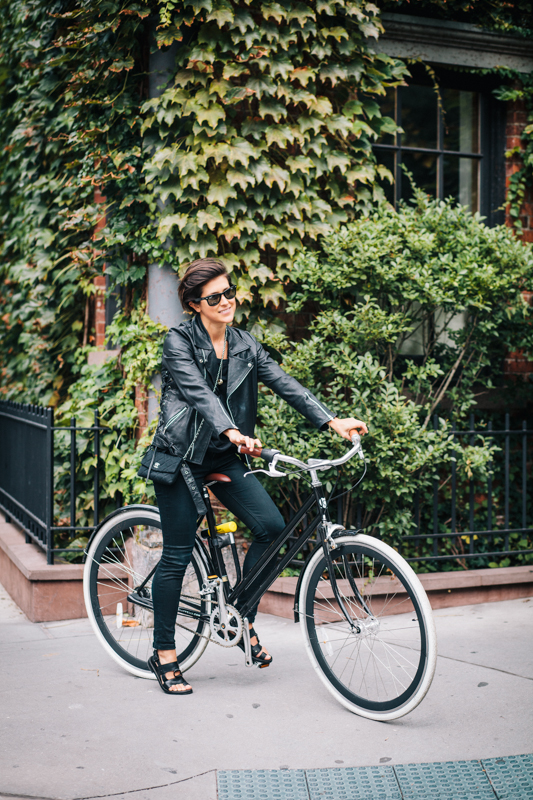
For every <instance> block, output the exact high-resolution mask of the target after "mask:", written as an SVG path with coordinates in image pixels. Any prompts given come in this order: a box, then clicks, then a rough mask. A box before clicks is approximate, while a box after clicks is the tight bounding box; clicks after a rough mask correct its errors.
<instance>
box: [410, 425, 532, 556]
mask: <svg viewBox="0 0 533 800" xmlns="http://www.w3.org/2000/svg"><path fill="white" fill-rule="evenodd" d="M502 421H503V426H502V427H501V428H496V429H494V428H493V422H492V421H490V420H489V421H488V422H487V424H486V425H483V422H482V421H481V420H478V424H477V425H476V418H475V416H474V414H471V415H470V418H469V425H468V428H467V429H466V430H457V428H456V426H455V425H453V427H452V436H453V442H454V444H455V447H456V450H457V451H458V452H459V449H460V448H462V447H464V445H476V444H479V443H480V442H485V443H487V442H488V443H489V444H491V445H493V446H494V448H495V449H494V454H493V458H492V459H491V461H490V462H489V464H488V468H487V469H486V470H485V475H484V477H479V476H476V474H475V469H472V470H471V471H470V474H467V475H460V474H458V469H457V463H458V459H452V461H451V469H450V471H449V474H448V475H440V476H439V477H438V478H435V479H434V481H433V487H432V492H431V495H430V496H429V497H428V496H427V495H426V497H425V498H424V497H422V496H421V494H420V493H418V494H417V495H416V496H415V504H414V523H413V528H414V529H413V533H412V534H411V535H409V536H406V537H404V538H403V541H402V548H401V549H402V552H403V555H404V556H405V557H406V558H407V560H408V561H412V562H432V563H433V564H434V565H435V566H436V565H438V564H439V563H441V562H446V561H459V562H460V563H461V564H462V566H464V567H466V566H467V564H469V565H474V566H476V567H481V566H493V565H494V564H495V563H497V564H498V566H499V565H501V563H502V561H505V560H507V561H509V563H513V564H516V563H517V561H523V560H524V559H521V558H520V557H521V556H526V555H529V554H531V553H533V548H532V545H533V527H531V525H530V524H528V523H529V522H530V508H531V480H530V473H531V462H530V461H529V459H528V453H529V452H530V440H531V435H532V434H533V431H532V430H528V427H527V422H526V420H522V421H521V422H520V423H519V424H518V425H516V423H515V426H514V427H513V426H512V425H511V417H510V414H505V415H504V417H503V420H502ZM433 424H434V427H435V429H437V428H438V425H439V421H438V417H437V416H436V415H435V417H434V420H433ZM511 560H512V562H511ZM529 560H530V559H528V561H529ZM531 561H532V563H533V560H531Z"/></svg>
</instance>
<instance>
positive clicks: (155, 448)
mask: <svg viewBox="0 0 533 800" xmlns="http://www.w3.org/2000/svg"><path fill="white" fill-rule="evenodd" d="M151 447H153V448H154V454H153V456H152V460H151V461H150V466H149V467H148V472H147V474H146V480H147V481H149V480H150V472H151V471H152V465H153V463H154V461H155V454H156V453H157V447H156V446H154V444H153V442H152V445H151Z"/></svg>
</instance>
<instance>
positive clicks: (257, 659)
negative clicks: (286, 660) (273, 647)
mask: <svg viewBox="0 0 533 800" xmlns="http://www.w3.org/2000/svg"><path fill="white" fill-rule="evenodd" d="M238 647H240V648H241V650H243V651H244V641H243V640H242V639H241V641H240V642H239V644H238ZM250 648H251V651H252V661H253V663H254V664H259V667H260V668H262V667H268V666H270V664H271V663H272V656H271V655H270V653H269V652H268V651H267V650H265V648H264V647H262V646H261V642H260V641H259V639H258V637H257V633H256V632H255V631H254V627H253V625H252V624H251V623H250Z"/></svg>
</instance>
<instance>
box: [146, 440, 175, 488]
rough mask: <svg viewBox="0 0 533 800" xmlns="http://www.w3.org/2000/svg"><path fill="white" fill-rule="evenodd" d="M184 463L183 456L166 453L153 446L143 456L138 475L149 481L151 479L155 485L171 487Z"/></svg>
mask: <svg viewBox="0 0 533 800" xmlns="http://www.w3.org/2000/svg"><path fill="white" fill-rule="evenodd" d="M182 463H183V456H174V455H172V454H171V453H164V452H163V451H162V450H158V449H157V447H156V446H155V445H153V444H151V445H150V447H149V448H148V450H147V451H146V453H145V454H144V456H143V460H142V461H141V466H140V467H139V471H138V472H137V475H138V476H139V478H145V479H146V480H147V481H149V480H150V478H151V479H152V480H153V482H154V483H165V484H167V486H170V485H171V484H172V483H174V481H175V480H176V478H177V477H178V472H179V469H180V467H181V465H182Z"/></svg>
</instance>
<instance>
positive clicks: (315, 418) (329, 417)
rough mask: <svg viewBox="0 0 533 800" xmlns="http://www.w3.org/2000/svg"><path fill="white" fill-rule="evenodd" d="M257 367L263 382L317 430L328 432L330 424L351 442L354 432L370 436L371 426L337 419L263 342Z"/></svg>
mask: <svg viewBox="0 0 533 800" xmlns="http://www.w3.org/2000/svg"><path fill="white" fill-rule="evenodd" d="M257 367H258V377H259V380H261V381H262V382H263V383H264V384H265V385H266V386H268V387H269V388H270V389H272V390H273V391H274V392H276V394H279V395H280V397H282V398H283V399H284V400H286V401H287V402H288V403H290V405H291V406H293V408H295V409H296V410H297V411H299V412H300V413H301V414H303V416H304V417H306V418H307V419H308V420H309V421H310V422H312V423H313V424H314V425H316V427H317V428H320V429H321V430H324V429H325V427H326V425H328V426H329V427H330V428H331V429H332V430H333V431H335V433H338V434H339V436H342V437H343V438H344V439H348V440H350V439H351V437H352V434H353V433H354V431H358V432H359V433H361V434H365V433H368V428H367V426H366V425H365V423H364V422H361V420H358V419H354V418H353V417H347V418H345V419H339V417H336V416H335V414H333V412H331V411H330V409H329V408H327V407H326V406H325V405H324V404H323V403H321V402H320V401H319V400H318V398H316V397H315V395H314V394H313V393H312V392H310V391H309V390H308V389H305V388H304V387H303V386H302V384H301V383H299V382H298V381H297V380H296V378H293V377H292V376H291V375H288V374H287V373H286V372H285V370H284V369H283V368H282V367H280V365H279V364H277V363H276V362H275V361H274V359H273V358H272V357H271V356H270V355H269V354H268V353H267V351H266V350H265V348H264V347H262V345H260V344H259V342H258V343H257Z"/></svg>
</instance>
